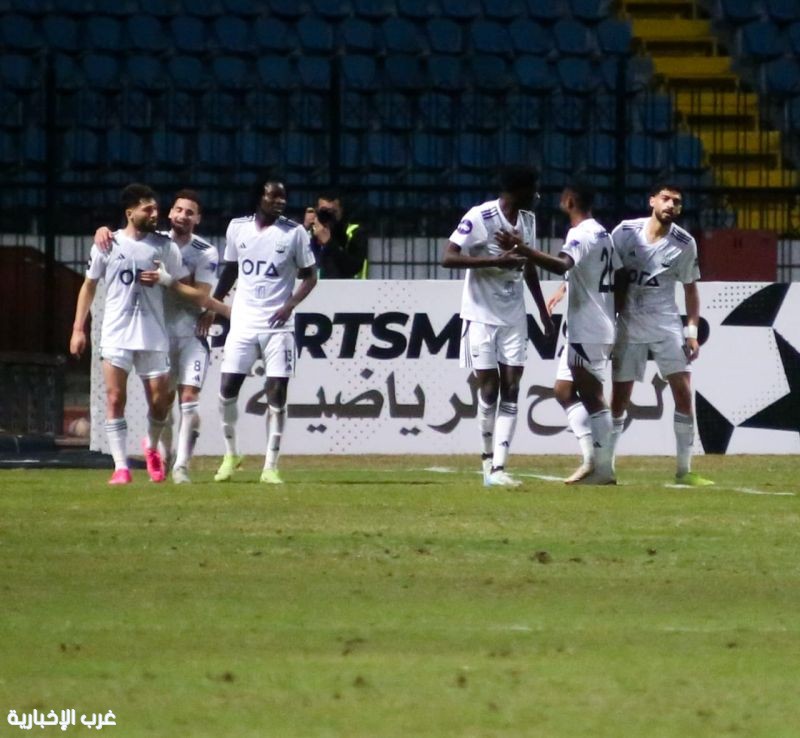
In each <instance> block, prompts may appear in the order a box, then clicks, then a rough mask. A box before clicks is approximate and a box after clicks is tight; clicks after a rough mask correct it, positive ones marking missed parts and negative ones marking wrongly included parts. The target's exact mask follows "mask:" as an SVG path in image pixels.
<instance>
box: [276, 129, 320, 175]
mask: <svg viewBox="0 0 800 738" xmlns="http://www.w3.org/2000/svg"><path fill="white" fill-rule="evenodd" d="M283 150H284V156H285V159H286V165H287V166H288V167H289V168H290V169H294V170H297V171H300V172H306V173H308V172H311V171H313V170H315V169H319V168H320V167H322V166H323V165H324V164H327V162H328V158H327V155H326V152H325V145H324V139H323V137H322V136H320V135H319V134H314V133H299V132H297V131H291V132H289V133H287V134H286V138H285V142H284V145H283Z"/></svg>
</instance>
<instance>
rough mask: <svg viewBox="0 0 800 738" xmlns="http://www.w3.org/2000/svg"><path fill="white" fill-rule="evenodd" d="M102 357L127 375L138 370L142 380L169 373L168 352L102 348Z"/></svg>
mask: <svg viewBox="0 0 800 738" xmlns="http://www.w3.org/2000/svg"><path fill="white" fill-rule="evenodd" d="M100 356H101V357H102V359H103V361H107V362H108V363H109V364H111V366H115V367H117V369H122V370H123V371H124V372H126V373H127V374H130V373H131V369H136V373H137V374H138V375H139V376H140V377H141V378H142V379H152V378H153V377H159V376H161V375H162V374H167V373H168V372H169V355H168V354H167V352H166V351H135V350H132V349H120V348H103V347H102V346H101V347H100Z"/></svg>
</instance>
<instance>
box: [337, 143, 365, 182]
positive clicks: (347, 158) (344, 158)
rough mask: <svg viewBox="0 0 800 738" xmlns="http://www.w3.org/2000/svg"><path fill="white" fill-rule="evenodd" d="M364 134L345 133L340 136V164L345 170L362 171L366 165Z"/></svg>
mask: <svg viewBox="0 0 800 738" xmlns="http://www.w3.org/2000/svg"><path fill="white" fill-rule="evenodd" d="M363 140H364V138H363V136H357V135H355V134H352V133H345V134H344V135H342V136H341V137H340V138H339V166H340V167H341V168H342V169H343V170H344V171H345V172H350V173H352V172H360V171H361V170H362V169H363V167H364V152H363V150H362V147H361V144H362V141H363Z"/></svg>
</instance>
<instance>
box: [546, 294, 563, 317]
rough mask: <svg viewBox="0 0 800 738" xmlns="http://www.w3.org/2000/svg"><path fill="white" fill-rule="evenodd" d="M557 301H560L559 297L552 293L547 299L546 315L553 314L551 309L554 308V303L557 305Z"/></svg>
mask: <svg viewBox="0 0 800 738" xmlns="http://www.w3.org/2000/svg"><path fill="white" fill-rule="evenodd" d="M559 302H561V298H560V297H557V296H556V295H553V296H552V297H551V298H550V299H549V300H548V301H547V314H548V315H552V314H553V310H555V309H556V305H558V303H559Z"/></svg>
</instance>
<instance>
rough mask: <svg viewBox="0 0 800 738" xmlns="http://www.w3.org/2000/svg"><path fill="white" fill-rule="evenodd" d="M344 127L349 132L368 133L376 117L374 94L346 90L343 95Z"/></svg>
mask: <svg viewBox="0 0 800 738" xmlns="http://www.w3.org/2000/svg"><path fill="white" fill-rule="evenodd" d="M341 109H342V118H341V119H342V127H343V128H344V129H346V130H348V131H366V130H367V129H369V128H371V127H372V123H373V120H374V115H375V103H374V94H373V93H372V92H359V91H353V90H345V91H344V92H343V93H342V104H341Z"/></svg>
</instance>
